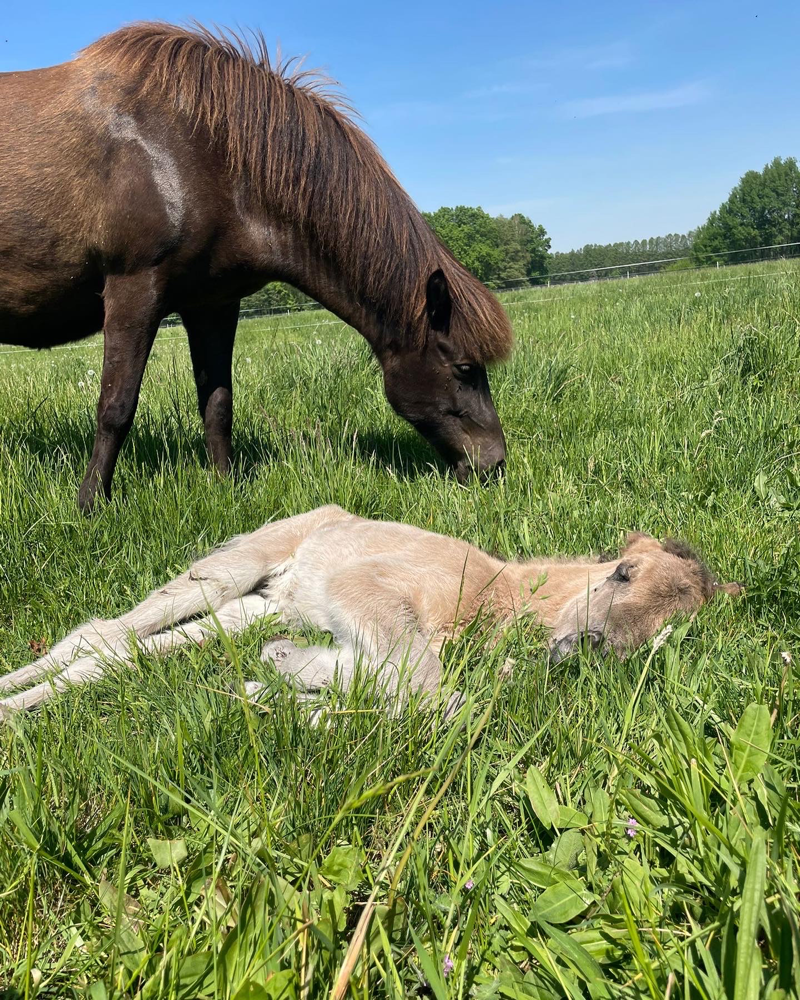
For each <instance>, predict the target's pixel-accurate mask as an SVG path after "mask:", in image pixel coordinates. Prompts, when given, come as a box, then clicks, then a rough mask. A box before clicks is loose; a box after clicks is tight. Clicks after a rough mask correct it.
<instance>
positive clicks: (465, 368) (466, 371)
mask: <svg viewBox="0 0 800 1000" xmlns="http://www.w3.org/2000/svg"><path fill="white" fill-rule="evenodd" d="M453 367H454V368H455V370H456V371H457V372H458V374H459V375H471V374H472V373H473V372H474V371H475V365H468V364H465V365H453Z"/></svg>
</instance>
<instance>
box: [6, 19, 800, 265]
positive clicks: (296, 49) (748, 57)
mask: <svg viewBox="0 0 800 1000" xmlns="http://www.w3.org/2000/svg"><path fill="white" fill-rule="evenodd" d="M192 17H193V18H196V19H198V20H200V21H203V22H204V23H210V22H216V23H220V24H227V25H239V26H242V27H255V28H260V29H261V30H262V31H263V32H264V34H265V36H266V37H267V39H268V41H269V42H270V44H271V45H273V46H274V44H275V43H276V42H279V43H280V45H281V47H282V50H283V51H284V53H287V54H288V53H291V54H307V55H308V65H310V66H321V67H324V68H326V69H327V71H328V72H329V73H330V74H331V75H332V76H334V77H335V78H336V79H338V80H339V81H341V83H342V85H343V87H344V89H345V91H346V93H347V95H348V97H349V98H350V99H351V100H352V101H353V103H354V104H355V105H356V107H357V108H358V109H359V111H360V112H361V113H362V115H363V117H364V121H365V127H366V128H367V131H369V133H370V134H371V135H372V136H373V138H374V139H375V140H376V141H377V143H378V145H379V146H380V148H381V150H382V151H383V153H384V155H385V156H386V159H387V160H388V161H389V163H390V164H391V166H392V168H393V169H394V171H395V173H396V174H397V176H398V177H399V179H400V181H401V183H402V184H403V185H404V186H405V187H406V188H407V190H408V191H409V192H410V194H411V196H412V197H413V198H414V200H415V201H416V202H417V204H418V205H419V206H420V207H421V208H423V209H434V208H438V207H439V206H440V205H453V204H468V205H481V206H482V207H483V208H485V209H486V210H487V211H489V212H492V213H497V212H504V213H505V214H510V213H512V212H515V211H521V212H524V213H525V214H526V215H529V216H530V217H531V218H533V219H534V221H536V222H540V223H542V224H543V225H544V226H545V227H546V229H547V230H548V232H549V233H550V235H551V237H552V240H553V247H554V249H562V250H565V249H569V248H570V247H573V246H581V245H583V244H584V243H589V242H596V243H606V242H611V241H615V240H625V239H641V238H644V237H648V236H657V235H661V234H664V233H668V232H685V231H686V230H687V229H691V228H693V227H694V226H696V225H697V224H699V223H700V222H702V221H703V220H704V218H705V217H706V215H707V214H708V212H709V211H710V210H711V209H712V208H715V207H716V206H717V205H718V204H719V203H720V202H721V201H722V200H724V198H725V197H726V196H727V194H728V192H729V191H730V189H731V187H732V186H733V185H734V184H735V183H736V181H737V180H738V178H739V177H740V175H741V174H742V173H743V172H744V171H745V170H747V169H750V168H759V169H760V168H761V167H762V166H763V165H764V163H766V162H767V161H768V160H770V159H772V157H774V156H791V155H797V154H798V153H800V149H799V148H798V145H799V144H798V121H800V113H799V112H798V97H800V93H798V91H799V90H800V87H799V86H798V79H799V78H798V75H797V70H796V67H797V39H798V36H800V2H798V0H791V2H790V0H771V2H767V3H763V2H761V3H760V2H758V0H750V2H743V0H725V2H719V0H694V2H691V3H689V2H684V0H671V2H669V3H667V2H660V0H658V2H657V0H650V2H644V3H643V2H642V0H638V2H636V3H630V2H627V0H621V2H615V3H602V2H594V3H590V2H585V0H573V2H571V3H558V2H557V0H556V2H552V0H551V2H549V3H547V4H544V3H539V2H531V0H529V2H528V3H495V4H491V3H480V4H479V3H475V2H473V0H467V2H462V3H456V2H451V0H432V2H428V3H420V2H416V0H410V2H406V3H402V4H399V3H380V0H378V2H373V3H362V2H348V0H340V2H338V3H331V2H321V0H284V2H282V3H275V4H265V3H255V2H252V0H229V2H227V3H223V2H215V0H162V2H160V3H155V2H153V0H140V2H134V0H119V2H117V3H113V2H112V3H109V2H107V0H105V2H102V3H101V2H99V0H88V2H87V0H76V2H74V3H72V4H69V5H67V4H64V3H63V2H58V3H56V2H52V3H42V2H36V0H33V2H31V3H28V4H23V3H14V2H12V0H6V2H5V3H4V4H3V13H2V16H0V70H11V69H28V68H33V67H36V66H43V65H48V64H51V63H55V62H61V61H63V60H66V59H69V58H70V57H71V56H72V55H73V54H74V53H75V52H76V51H77V50H78V49H79V48H80V47H81V46H83V45H85V44H88V43H89V42H90V41H92V40H93V39H94V38H96V37H97V36H98V35H101V34H103V33H105V32H106V31H109V30H112V29H114V28H116V27H118V26H120V25H121V24H123V23H126V22H128V21H132V20H137V19H144V18H161V19H165V20H171V21H183V20H186V19H188V18H192Z"/></svg>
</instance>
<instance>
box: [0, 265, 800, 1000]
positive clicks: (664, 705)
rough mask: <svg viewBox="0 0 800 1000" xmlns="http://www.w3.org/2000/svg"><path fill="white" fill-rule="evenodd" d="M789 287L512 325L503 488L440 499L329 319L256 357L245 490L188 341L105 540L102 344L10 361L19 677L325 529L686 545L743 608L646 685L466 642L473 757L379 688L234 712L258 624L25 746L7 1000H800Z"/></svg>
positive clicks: (151, 382)
mask: <svg viewBox="0 0 800 1000" xmlns="http://www.w3.org/2000/svg"><path fill="white" fill-rule="evenodd" d="M798 274H800V271H798V268H797V266H796V265H792V264H789V263H780V264H774V265H766V264H762V265H754V266H752V267H742V268H730V269H726V270H720V271H705V272H700V273H672V274H664V275H663V276H659V277H655V278H649V279H645V280H639V281H637V280H631V281H624V280H623V281H613V282H607V283H604V284H595V285H589V286H582V287H575V286H573V287H562V288H552V289H537V290H533V291H526V292H520V293H516V294H514V295H509V296H507V297H506V298H505V299H504V302H505V303H506V305H507V308H508V310H509V314H510V316H511V317H512V320H513V323H514V328H515V333H516V338H517V346H516V350H515V353H514V355H513V357H512V360H511V361H510V363H508V364H507V365H506V366H504V367H502V368H498V369H496V370H495V371H494V372H493V373H492V389H493V394H494V398H495V402H496V404H497V408H498V412H499V414H500V418H501V420H502V421H503V425H504V428H505V432H506V436H507V439H508V445H509V463H508V470H507V474H506V476H505V478H504V479H503V480H501V481H500V482H498V483H495V484H493V485H492V486H490V487H489V488H481V487H480V486H478V485H477V484H472V485H468V486H464V487H462V486H458V485H457V484H456V483H455V481H454V480H453V479H452V477H450V476H448V477H444V475H443V473H442V470H441V468H440V467H439V465H438V462H437V459H436V458H435V457H434V455H433V452H432V451H431V450H430V449H429V447H428V446H427V445H426V444H425V443H424V442H423V441H422V440H421V439H420V438H418V437H417V436H416V435H415V434H414V433H413V431H411V429H410V428H407V427H406V426H405V425H404V424H402V423H401V422H400V421H399V420H398V419H397V418H396V417H394V416H393V415H392V413H391V411H390V410H389V407H388V405H387V404H386V402H385V399H384V397H383V393H382V388H381V383H380V372H379V369H378V367H377V365H376V364H375V363H374V362H373V361H372V360H371V359H370V357H369V354H368V350H367V347H366V345H365V344H364V343H363V341H362V340H361V338H359V337H358V335H357V334H355V333H354V332H353V331H352V330H349V329H347V328H346V327H345V326H344V325H343V324H341V323H338V322H336V321H334V320H333V319H332V317H330V316H329V315H328V314H326V313H305V314H300V315H293V316H288V317H281V318H277V319H269V320H248V321H244V322H242V324H241V326H240V331H239V335H238V338H237V349H236V355H235V375H234V394H235V427H234V446H235V451H236V455H237V464H236V470H235V474H234V475H233V476H232V477H231V478H230V479H227V480H223V479H220V478H218V477H217V476H215V475H214V474H212V473H211V471H210V470H209V467H208V463H207V461H206V459H205V455H204V451H203V446H202V437H201V427H200V422H199V419H198V418H197V417H196V409H195V400H194V386H193V382H192V379H191V373H190V365H189V358H188V350H187V348H186V344H185V338H184V337H183V336H182V333H181V331H180V330H179V329H166V330H163V331H162V332H161V333H160V334H159V337H158V339H157V341H156V346H155V350H154V352H153V356H152V357H151V360H150V363H149V365H148V369H147V372H146V376H145V384H144V387H143V392H142V400H141V404H140V407H139V412H138V414H137V418H136V423H135V425H134V429H133V431H132V433H131V436H130V438H129V440H128V442H127V444H126V445H125V447H124V449H123V452H122V457H121V460H120V464H119V467H118V472H117V477H116V480H115V490H116V492H115V496H114V499H113V500H112V501H111V502H110V503H109V504H107V505H106V504H103V505H101V506H100V508H99V509H98V510H97V512H96V514H95V515H94V516H93V517H92V518H90V519H87V518H84V517H82V516H80V515H79V514H78V511H77V508H76V503H75V498H76V494H77V488H78V484H79V481H80V478H81V476H82V474H83V470H84V468H85V465H86V460H87V457H88V453H89V451H90V450H91V442H92V439H93V433H94V408H95V405H96V399H97V391H98V379H99V374H100V369H101V362H102V341H101V340H100V338H93V339H92V340H90V341H86V342H83V343H81V344H80V345H77V346H76V347H75V348H72V349H61V350H56V351H53V352H44V353H41V354H35V353H33V352H29V351H22V350H19V351H18V350H12V349H4V348H0V671H6V670H11V669H13V668H15V667H17V666H19V665H21V664H22V663H24V662H27V661H28V660H30V659H31V658H33V656H34V652H33V650H38V649H39V648H41V645H42V644H44V645H49V644H51V643H53V642H54V641H55V640H57V639H58V638H60V637H61V636H62V635H64V634H65V633H66V632H68V631H69V630H70V629H72V628H73V627H74V626H76V625H78V624H79V623H81V622H82V621H84V620H86V619H87V618H89V617H92V616H98V615H99V616H102V617H111V616H116V615H118V614H119V613H121V612H122V611H124V610H126V609H127V608H129V607H130V606H132V605H133V604H134V603H135V602H136V601H138V600H140V599H141V598H143V597H144V596H145V595H146V593H147V592H148V591H149V590H150V589H151V588H152V587H154V586H156V585H158V584H159V583H161V582H163V581H165V580H167V579H169V578H170V577H172V576H174V575H175V574H177V573H179V572H181V571H182V570H183V569H184V568H185V567H186V566H187V565H188V563H189V561H190V560H191V559H192V558H193V557H195V556H196V555H198V554H200V553H202V552H204V551H207V550H208V549H209V548H211V547H212V546H213V545H215V544H217V543H219V542H221V541H223V540H224V539H226V538H227V537H229V536H230V535H231V534H234V533H239V532H243V531H250V530H252V529H254V528H255V527H257V526H259V525H260V524H262V523H263V522H264V521H265V520H267V519H269V518H279V517H284V516H287V515H289V514H293V513H297V512H299V511H303V510H307V509H309V508H311V507H315V506H317V505H320V504H325V503H338V504H341V505H342V506H343V507H346V508H348V509H349V510H352V511H354V512H356V513H359V514H362V515H365V516H372V517H380V518H393V519H399V520H403V521H408V522H411V523H414V524H418V525H420V526H422V527H426V528H430V529H432V530H436V531H441V532H445V533H450V534H454V535H457V536H461V537H464V538H467V539H469V540H470V541H473V542H475V543H477V544H480V545H482V546H484V547H485V548H487V549H488V550H491V551H496V552H499V553H502V554H503V555H506V556H509V555H511V556H513V555H515V554H520V555H532V554H535V553H547V554H554V553H557V552H564V553H568V552H579V553H583V552H587V551H590V550H593V551H597V552H599V551H600V550H615V549H616V548H617V547H618V546H619V544H620V543H621V541H622V540H623V538H624V532H625V531H626V530H628V529H640V530H645V531H649V532H650V533H652V534H656V535H659V536H664V535H675V536H678V537H682V538H685V539H687V540H688V541H690V542H691V543H692V544H694V545H696V546H697V547H698V548H699V549H700V550H701V552H702V553H703V554H704V556H705V557H706V559H707V560H708V562H709V563H710V565H711V566H712V568H713V569H714V570H715V571H716V572H717V573H718V574H719V576H720V578H723V579H726V580H727V579H736V580H741V581H742V582H743V583H744V584H745V585H746V587H747V595H746V596H745V597H744V598H741V599H739V600H738V601H731V600H725V599H718V600H717V601H715V602H714V603H713V604H711V605H709V606H707V607H706V608H704V609H703V610H702V611H701V613H700V615H699V616H698V618H697V619H696V620H695V621H693V622H682V623H675V628H674V630H673V631H672V633H671V634H670V635H668V636H666V637H665V638H663V641H662V643H661V644H660V645H659V647H658V648H655V649H654V648H653V647H652V646H651V647H650V648H646V649H643V650H641V651H640V652H639V653H637V654H636V655H635V656H633V657H631V658H630V659H629V660H627V661H626V662H619V661H617V660H615V659H613V658H609V659H606V660H603V659H601V658H600V657H599V656H597V655H596V654H592V653H591V652H588V651H587V652H586V654H585V655H582V656H579V657H577V658H575V659H573V660H569V661H565V662H563V663H560V664H558V666H556V667H553V666H550V665H548V662H547V657H546V652H545V651H546V645H545V642H544V639H543V637H542V635H541V634H539V633H538V632H537V630H536V629H534V628H530V627H528V626H526V624H525V623H524V622H520V623H519V624H518V626H517V627H516V628H515V629H514V630H513V632H512V633H511V634H509V635H507V636H506V637H505V638H504V639H503V640H502V642H501V643H500V644H499V645H498V646H496V647H494V648H492V649H489V648H486V647H482V646H481V645H480V643H479V642H478V641H477V640H476V639H475V638H471V637H469V636H466V637H464V638H462V639H461V640H459V641H458V642H457V643H454V644H453V646H452V648H451V650H450V651H449V656H448V665H449V669H450V670H451V672H452V674H453V676H454V677H458V678H459V680H458V683H459V685H460V686H461V687H462V688H463V689H464V690H465V691H466V692H468V695H469V699H468V705H467V707H466V709H465V710H464V712H463V714H462V715H461V717H460V720H459V722H458V724H454V725H450V726H445V725H440V724H438V723H437V721H436V720H435V719H434V718H431V717H430V716H428V715H424V714H420V713H415V712H414V711H412V710H409V711H406V712H404V713H402V714H400V715H398V716H397V717H393V718H386V717H385V716H384V715H383V714H382V713H381V712H380V711H377V710H376V709H375V707H374V705H373V703H372V702H371V700H370V696H369V691H368V690H356V691H351V692H350V693H349V694H348V695H347V696H339V695H337V693H336V692H332V693H331V694H330V695H328V696H326V698H325V699H324V703H325V704H327V705H328V706H329V708H330V712H329V714H328V716H327V718H326V719H325V720H324V721H323V722H322V723H321V725H320V726H318V727H316V728H314V727H310V726H309V725H308V724H307V722H306V721H305V719H306V716H307V709H306V708H305V707H303V706H302V705H299V704H298V703H297V701H296V700H295V699H294V698H293V697H292V695H291V694H290V693H289V692H288V691H287V690H286V688H284V687H281V686H280V685H277V684H276V691H275V697H274V699H273V700H271V701H269V702H268V703H267V705H266V706H265V708H264V709H263V710H261V709H258V708H253V707H249V706H245V705H243V704H242V703H241V702H240V701H238V700H237V699H236V698H235V697H231V696H230V694H229V693H228V686H229V684H230V683H231V682H233V684H234V686H236V685H237V684H240V683H241V680H242V679H251V678H258V679H262V680H268V679H269V677H270V674H269V671H268V669H267V668H266V667H265V666H264V665H262V664H261V663H260V662H259V650H260V646H261V644H262V642H263V641H264V640H265V639H267V638H269V636H270V635H271V634H274V633H277V631H278V627H277V626H275V627H274V628H272V629H271V628H270V627H269V626H267V627H256V628H253V629H251V630H250V631H248V632H247V633H245V635H244V636H243V637H242V638H241V639H240V640H237V641H235V642H230V641H226V640H225V639H224V638H222V637H219V638H217V639H214V640H212V641H209V642H207V643H206V644H205V645H204V646H203V647H202V648H195V649H191V650H182V651H180V652H177V653H175V654H174V655H173V656H171V657H169V658H167V659H166V660H163V661H159V660H155V659H154V660H149V659H147V658H145V657H144V656H139V657H138V660H137V664H136V668H135V670H134V671H132V672H129V673H127V674H119V675H116V676H112V677H109V678H108V679H106V680H104V681H103V682H102V683H101V684H99V685H97V686H95V687H90V688H85V689H82V690H80V691H75V692H71V693H69V694H67V695H66V696H64V697H63V698H62V699H61V700H59V701H56V702H54V703H52V704H51V705H49V706H48V707H47V708H46V709H45V710H43V711H42V712H41V713H40V714H38V715H32V716H30V717H21V718H19V719H17V720H14V721H13V722H11V723H9V724H8V725H6V726H2V727H0V995H3V996H7V997H9V998H12V997H13V998H18V997H19V998H22V997H25V998H28V997H33V996H40V997H59V998H64V997H84V996H87V997H91V998H92V1000H102V998H112V997H142V998H148V997H149V998H159V1000H160V998H173V1000H178V998H186V1000H195V998H211V997H214V998H230V1000H233V998H238V1000H244V998H249V1000H264V998H271V1000H283V998H286V1000H289V998H292V1000H306V998H313V997H327V996H330V995H331V991H332V988H333V986H334V983H336V982H337V978H338V977H339V976H340V972H341V971H342V969H343V968H344V970H345V972H346V973H348V972H349V975H350V980H349V985H348V986H347V988H346V989H345V990H344V991H343V992H342V993H339V994H336V995H338V996H348V997H353V998H355V997H364V998H366V997H395V998H401V997H408V996H433V997H436V998H437V1000H441V998H444V997H480V998H482V1000H489V998H490V997H510V998H516V997H562V996H569V997H582V996H591V997H593V998H599V997H611V996H614V997H631V998H634V997H661V996H665V995H670V996H673V997H677V996H683V997H686V996H692V997H699V998H717V997H736V998H739V997H742V998H744V997H750V996H756V995H758V994H759V993H760V994H761V995H764V996H773V997H776V998H777V997H782V996H789V995H792V996H797V995H800V912H799V910H798V887H797V863H798V851H800V808H798V801H797V800H798V778H800V753H799V752H798V740H797V730H798V710H800V700H799V693H798V690H797V683H796V679H795V673H794V670H795V668H796V665H797V663H798V657H799V656H800V643H799V642H798V637H799V636H800V626H798V622H799V621H800V542H799V541H798V537H799V536H800V532H799V531H798V529H799V528H800V423H799V421H798V411H799V408H800V283H798ZM328 344H332V345H333V347H332V349H331V351H330V353H329V352H328V349H327V348H326V349H325V350H323V347H324V346H325V345H328ZM508 659H512V660H513V661H514V663H515V667H514V676H513V679H512V680H511V681H510V682H506V683H501V682H500V681H499V679H498V678H499V674H500V672H501V668H502V667H503V665H504V664H505V663H506V662H507V660H508ZM373 904H374V906H373ZM365 908H368V909H369V910H370V911H371V912H372V920H371V922H370V924H369V926H368V927H367V930H366V933H365V934H363V935H360V934H359V932H360V930H361V929H363V927H364V924H363V923H362V924H359V920H360V918H361V917H362V914H363V913H364V912H365ZM3 990H5V992H4V993H3V992H2V991H3Z"/></svg>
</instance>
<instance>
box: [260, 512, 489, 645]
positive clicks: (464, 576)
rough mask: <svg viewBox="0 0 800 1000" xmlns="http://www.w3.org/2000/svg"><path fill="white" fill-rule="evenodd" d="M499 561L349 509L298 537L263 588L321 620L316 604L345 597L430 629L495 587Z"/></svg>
mask: <svg viewBox="0 0 800 1000" xmlns="http://www.w3.org/2000/svg"><path fill="white" fill-rule="evenodd" d="M504 566H505V564H504V563H503V562H501V561H500V560H498V559H493V558H492V557H491V556H489V555H487V554H486V553H485V552H482V551H481V550H480V549H478V548H475V546H473V545H470V544H469V543H467V542H465V541H462V540H461V539H458V538H450V537H448V536H446V535H438V534H435V533H434V532H430V531H425V530H423V529H422V528H417V527H414V526H412V525H408V524H399V523H396V522H382V521H370V520H366V519H363V518H356V517H351V518H348V519H347V520H341V521H335V522H333V523H331V524H327V525H325V526H323V527H320V528H318V529H317V530H316V531H314V532H313V533H312V534H311V535H309V536H308V537H307V538H306V539H305V540H304V541H302V542H301V544H300V545H299V546H298V548H297V550H296V551H295V553H294V555H293V556H292V558H291V559H290V560H288V561H287V563H285V564H284V565H283V566H281V567H280V568H279V570H278V571H277V573H276V578H275V580H274V583H273V584H272V585H271V586H270V588H269V589H270V593H271V594H275V595H276V596H277V598H278V600H279V602H280V603H284V602H287V603H288V602H290V603H291V605H292V606H293V611H294V613H295V614H296V615H297V616H298V617H300V618H305V619H308V620H314V621H316V622H317V623H318V624H320V625H322V623H321V622H320V621H319V616H320V611H321V609H322V608H330V607H332V606H336V605H339V604H341V603H342V602H343V601H346V602H348V603H353V604H356V603H357V604H359V605H360V606H361V607H363V608H365V609H366V612H365V613H366V614H370V613H371V612H370V609H371V610H373V611H374V613H376V614H377V613H378V612H380V614H381V615H385V614H386V613H387V609H388V611H389V613H396V612H397V610H398V609H400V608H402V609H404V610H405V611H406V612H407V613H410V614H411V615H413V617H414V618H415V619H416V620H417V621H418V622H419V624H420V626H421V627H422V628H424V629H426V630H432V631H435V630H437V629H439V628H441V627H445V626H449V625H452V624H453V623H454V622H455V621H457V620H464V619H466V618H468V617H470V616H471V615H472V614H474V612H475V611H476V610H477V608H478V606H480V605H481V604H485V603H488V602H489V600H490V599H491V596H492V592H493V590H494V589H495V588H496V587H498V586H500V587H502V582H500V581H502V580H503V569H504ZM323 627H330V625H328V626H323ZM332 630H333V631H335V629H332Z"/></svg>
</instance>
